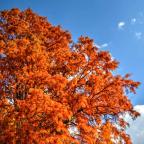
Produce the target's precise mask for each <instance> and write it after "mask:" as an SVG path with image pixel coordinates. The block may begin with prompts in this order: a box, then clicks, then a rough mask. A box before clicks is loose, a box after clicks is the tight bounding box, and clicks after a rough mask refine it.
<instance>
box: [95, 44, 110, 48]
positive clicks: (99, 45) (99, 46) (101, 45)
mask: <svg viewBox="0 0 144 144" xmlns="http://www.w3.org/2000/svg"><path fill="white" fill-rule="evenodd" d="M94 45H95V46H96V47H97V48H99V49H100V48H106V47H108V46H109V43H103V44H97V43H95V44H94Z"/></svg>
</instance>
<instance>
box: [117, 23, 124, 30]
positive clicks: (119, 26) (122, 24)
mask: <svg viewBox="0 0 144 144" xmlns="http://www.w3.org/2000/svg"><path fill="white" fill-rule="evenodd" d="M124 26H125V22H124V21H120V22H119V23H118V29H123V28H124Z"/></svg>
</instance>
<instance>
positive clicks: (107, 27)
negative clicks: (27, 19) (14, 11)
mask: <svg viewBox="0 0 144 144" xmlns="http://www.w3.org/2000/svg"><path fill="white" fill-rule="evenodd" d="M14 7H18V8H20V9H21V10H24V9H26V8H31V9H32V10H33V11H34V12H36V13H38V14H39V15H42V16H46V17H48V20H49V21H50V22H51V23H52V24H54V25H59V24H60V25H61V26H62V27H63V28H64V29H66V30H69V31H70V32H71V33H72V36H73V39H74V41H76V40H77V38H78V37H79V36H80V35H84V36H89V37H91V38H93V39H94V40H95V43H96V44H97V45H99V46H100V47H101V49H103V50H108V51H110V52H111V54H112V56H113V57H114V58H116V59H117V60H118V61H119V62H120V66H119V69H118V70H117V72H118V73H120V74H122V75H124V74H125V73H131V74H132V78H133V79H134V80H137V81H140V82H142V84H141V86H140V87H139V89H138V90H137V95H135V96H133V95H132V96H130V99H131V100H132V102H133V104H134V105H138V104H144V0H0V10H4V9H11V8H14Z"/></svg>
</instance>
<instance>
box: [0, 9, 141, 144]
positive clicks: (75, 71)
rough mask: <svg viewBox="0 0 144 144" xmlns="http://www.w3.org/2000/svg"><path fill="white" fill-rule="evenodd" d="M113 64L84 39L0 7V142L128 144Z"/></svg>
mask: <svg viewBox="0 0 144 144" xmlns="http://www.w3.org/2000/svg"><path fill="white" fill-rule="evenodd" d="M117 67H118V62H117V61H116V60H114V59H112V57H111V55H110V53H109V52H107V51H101V50H99V49H98V48H97V47H96V46H95V45H94V41H93V40H92V39H90V38H89V37H82V36H81V37H80V38H79V39H78V42H77V43H74V42H73V41H72V39H71V34H70V33H69V32H68V31H64V30H63V29H62V28H61V27H60V26H53V25H51V24H50V23H49V22H48V21H47V19H46V18H45V17H41V16H38V15H37V14H35V13H33V12H32V10H30V9H27V10H24V11H20V10H19V9H16V8H15V9H11V10H5V11H1V12H0V143H1V144H7V143H8V144H9V143H11V144H114V143H117V144H118V143H120V144H121V143H127V144H130V143H131V139H130V137H129V135H127V134H126V132H125V128H126V126H127V125H128V123H127V122H126V121H125V120H124V118H123V116H124V114H125V113H129V114H130V115H131V117H132V118H136V117H137V116H138V115H139V113H138V112H136V111H135V110H134V109H133V105H132V103H131V101H130V100H129V99H128V97H127V92H133V93H135V89H136V88H137V87H138V85H139V82H135V81H133V80H131V79H130V78H129V75H128V74H127V75H125V76H124V77H122V76H121V75H114V74H113V71H114V70H115V69H116V68H117Z"/></svg>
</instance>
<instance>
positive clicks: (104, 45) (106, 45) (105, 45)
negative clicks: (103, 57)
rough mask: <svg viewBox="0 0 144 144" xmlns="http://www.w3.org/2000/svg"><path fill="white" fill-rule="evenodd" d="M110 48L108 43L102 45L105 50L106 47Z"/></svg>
mask: <svg viewBox="0 0 144 144" xmlns="http://www.w3.org/2000/svg"><path fill="white" fill-rule="evenodd" d="M108 46H109V44H108V43H104V44H102V45H101V48H105V47H108Z"/></svg>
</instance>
